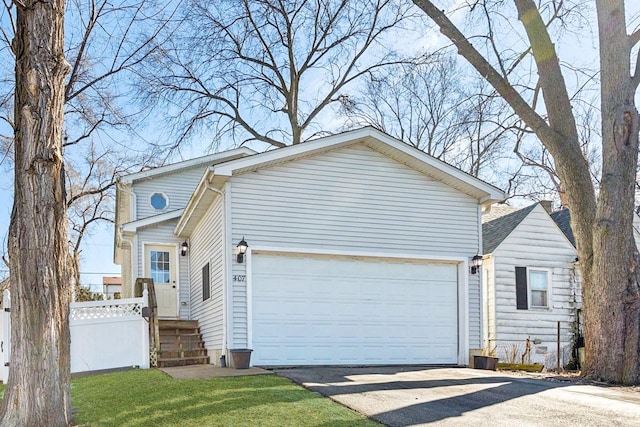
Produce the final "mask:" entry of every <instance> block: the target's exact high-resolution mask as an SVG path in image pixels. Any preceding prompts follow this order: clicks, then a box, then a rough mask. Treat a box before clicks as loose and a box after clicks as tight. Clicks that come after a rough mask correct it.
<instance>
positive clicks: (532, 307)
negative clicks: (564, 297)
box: [527, 267, 551, 310]
mask: <svg viewBox="0 0 640 427" xmlns="http://www.w3.org/2000/svg"><path fill="white" fill-rule="evenodd" d="M531 272H536V273H545V274H546V277H547V301H546V303H547V305H533V296H532V293H533V292H535V290H534V289H532V288H531ZM527 292H528V295H527V299H528V303H529V309H530V310H550V309H551V270H549V269H547V268H536V267H527Z"/></svg>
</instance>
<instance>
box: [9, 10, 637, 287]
mask: <svg viewBox="0 0 640 427" xmlns="http://www.w3.org/2000/svg"><path fill="white" fill-rule="evenodd" d="M632 3H636V2H633V1H627V9H628V12H635V13H637V11H638V10H639V9H640V4H632ZM630 16H631V14H630V15H629V16H628V19H629V17H630ZM638 21H639V20H638V19H635V20H634V21H633V22H632V29H633V28H634V27H635V25H637V24H638ZM634 24H635V25H634ZM427 37H428V38H429V39H431V38H432V37H434V34H429V35H428V36H427ZM585 39H588V38H585ZM432 40H433V39H432ZM583 42H586V43H585V45H583V46H579V47H575V46H567V45H563V44H562V43H560V44H559V46H561V57H562V56H563V53H562V52H564V54H568V55H566V56H564V59H567V56H577V57H578V56H583V55H584V52H585V51H591V52H594V49H593V48H594V47H595V44H596V43H595V41H591V40H588V41H587V40H583ZM427 44H430V43H427ZM594 53H595V52H594ZM582 59H584V58H582ZM568 83H570V82H568ZM328 119H329V120H330V118H328ZM157 137H158V136H157V135H154V136H153V137H151V138H149V140H153V139H154V138H157ZM206 148H207V147H196V146H189V147H182V148H181V156H180V158H176V159H174V160H176V161H177V160H181V159H187V158H192V157H196V156H199V155H204V154H207V150H206ZM262 148H264V147H262ZM12 181H13V173H12V171H11V170H8V169H7V167H6V166H5V165H2V166H0V239H2V247H3V249H4V248H6V234H7V230H8V226H9V220H10V215H11V206H12V199H13V195H12V188H13V182H12ZM80 269H81V273H82V275H81V277H82V282H83V284H100V283H102V276H111V275H119V274H120V267H119V266H117V265H115V264H113V225H112V224H108V223H102V224H100V225H99V226H97V227H94V228H93V232H92V233H91V234H90V235H87V236H85V238H84V241H83V245H82V258H81V266H80ZM7 272H8V271H7V267H6V266H5V265H4V263H1V264H0V278H2V277H4V276H6V274H7Z"/></svg>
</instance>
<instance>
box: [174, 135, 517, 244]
mask: <svg viewBox="0 0 640 427" xmlns="http://www.w3.org/2000/svg"><path fill="white" fill-rule="evenodd" d="M355 144H363V145H365V146H367V147H369V148H371V149H372V150H374V151H377V152H379V153H380V154H382V155H384V156H386V157H389V158H391V159H393V160H396V161H398V162H400V163H402V164H404V165H406V166H407V167H410V168H412V169H414V170H417V171H418V172H421V173H423V174H424V175H427V176H429V177H431V178H433V179H435V180H437V181H440V182H442V183H444V184H446V185H448V186H450V187H452V188H455V189H456V190H458V191H460V192H462V193H464V194H468V195H469V196H471V197H473V198H475V199H477V200H478V203H480V204H482V205H490V204H492V203H495V202H498V201H502V200H504V199H505V198H506V194H505V193H504V192H503V191H502V190H500V189H499V188H497V187H494V186H493V185H491V184H488V183H486V182H484V181H482V180H480V179H478V178H476V177H474V176H472V175H469V174H467V173H465V172H463V171H461V170H460V169H457V168H455V167H453V166H451V165H449V164H447V163H445V162H442V161H440V160H437V159H436V158H434V157H432V156H430V155H428V154H426V153H424V152H423V151H420V150H418V149H417V148H415V147H412V146H410V145H408V144H405V143H404V142H402V141H400V140H398V139H396V138H393V137H391V136H389V135H387V134H385V133H384V132H381V131H379V130H377V129H374V128H372V127H365V128H361V129H357V130H353V131H348V132H343V133H340V134H337V135H332V136H328V137H324V138H319V139H316V140H312V141H307V142H305V143H302V144H297V145H292V146H287V147H284V148H278V149H275V150H271V151H266V152H264V153H260V154H254V155H252V156H248V157H244V158H241V159H236V160H232V161H228V162H224V163H220V164H217V165H214V166H210V167H209V168H208V169H207V171H206V172H205V174H204V176H203V177H202V179H201V180H200V183H199V184H198V186H197V187H196V189H195V191H194V192H193V195H192V197H191V200H189V203H188V204H187V206H186V207H185V210H184V214H183V216H182V218H180V221H179V222H178V224H177V225H176V228H175V230H174V233H175V234H176V235H179V236H184V235H189V234H190V233H191V231H192V230H193V228H194V227H195V224H196V223H197V222H198V221H199V219H200V218H201V216H202V215H203V214H204V211H205V208H203V206H209V204H210V203H211V201H212V200H213V198H214V197H216V194H214V193H212V192H210V191H206V190H207V189H212V188H214V189H217V190H218V191H220V190H221V189H222V188H223V187H224V184H225V183H226V182H227V180H228V179H229V178H230V177H232V176H234V175H239V174H242V173H246V172H252V171H256V170H259V169H262V168H267V167H272V166H276V165H280V164H283V163H286V162H290V161H295V160H299V159H303V158H308V157H311V156H314V155H317V154H321V153H326V152H329V151H332V150H336V149H340V148H345V147H348V146H352V145H355Z"/></svg>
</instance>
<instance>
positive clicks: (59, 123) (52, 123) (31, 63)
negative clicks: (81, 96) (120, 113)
mask: <svg viewBox="0 0 640 427" xmlns="http://www.w3.org/2000/svg"><path fill="white" fill-rule="evenodd" d="M16 6H17V12H16V32H15V39H14V40H13V51H14V54H15V58H16V74H15V76H16V77H15V78H16V80H15V81H16V90H15V101H14V102H15V110H14V120H15V123H14V126H15V139H14V143H15V185H14V205H13V212H12V215H11V226H10V230H9V267H10V272H11V277H10V288H11V293H12V310H11V324H12V330H11V355H12V361H11V371H10V374H9V381H8V387H7V391H6V394H5V396H4V399H3V401H2V407H1V408H0V424H2V425H3V426H29V425H33V426H37V425H39V426H42V425H48V426H68V425H69V424H71V400H70V379H71V378H70V363H69V347H70V339H69V321H68V318H69V302H70V299H71V288H70V273H71V272H70V269H69V252H68V250H67V249H68V247H67V222H66V220H67V214H66V205H65V178H64V167H63V159H62V136H63V135H62V128H63V116H64V88H65V78H66V75H67V73H68V72H69V64H68V63H67V62H66V60H65V58H64V32H63V28H64V0H52V1H49V2H42V1H31V0H26V1H20V2H17V3H16ZM25 337H28V339H24V338H25Z"/></svg>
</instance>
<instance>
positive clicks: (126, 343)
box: [69, 290, 149, 373]
mask: <svg viewBox="0 0 640 427" xmlns="http://www.w3.org/2000/svg"><path fill="white" fill-rule="evenodd" d="M147 305H148V299H147V295H146V290H145V294H144V295H143V297H142V298H128V299H120V300H109V301H89V302H74V303H71V306H70V312H69V327H70V328H71V372H72V373H74V372H87V371H98V370H103V369H114V368H122V367H131V366H138V367H140V368H143V369H147V368H149V326H148V324H147V321H146V320H145V319H144V318H143V317H142V307H146V306H147Z"/></svg>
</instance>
